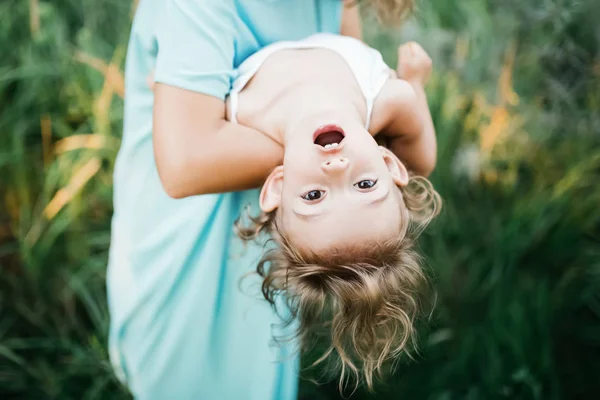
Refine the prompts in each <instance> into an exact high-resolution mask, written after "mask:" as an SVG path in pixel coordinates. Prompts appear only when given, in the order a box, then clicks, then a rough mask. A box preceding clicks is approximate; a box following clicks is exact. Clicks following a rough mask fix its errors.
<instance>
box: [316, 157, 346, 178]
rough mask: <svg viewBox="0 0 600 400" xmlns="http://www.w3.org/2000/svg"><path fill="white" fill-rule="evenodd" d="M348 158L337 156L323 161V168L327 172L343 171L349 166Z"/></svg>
mask: <svg viewBox="0 0 600 400" xmlns="http://www.w3.org/2000/svg"><path fill="white" fill-rule="evenodd" d="M348 164H349V162H348V159H347V158H346V157H336V158H332V159H329V160H327V161H323V163H322V164H321V168H322V169H323V171H325V173H328V174H331V173H336V172H343V171H345V170H346V169H347V168H348Z"/></svg>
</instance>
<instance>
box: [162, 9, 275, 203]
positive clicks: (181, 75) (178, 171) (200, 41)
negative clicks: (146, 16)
mask: <svg viewBox="0 0 600 400" xmlns="http://www.w3.org/2000/svg"><path fill="white" fill-rule="evenodd" d="M161 4H162V7H164V9H163V10H161V15H162V18H160V19H159V20H157V27H156V41H157V44H156V45H157V49H158V53H157V58H156V68H155V72H154V81H155V82H156V84H155V85H154V110H153V144H154V155H155V159H156V165H157V168H158V172H159V175H160V179H161V182H162V184H163V187H164V189H165V191H166V192H167V193H168V194H169V195H170V196H172V197H176V198H181V197H186V196H192V195H198V194H207V193H216V192H229V191H237V190H242V189H247V188H252V187H258V186H260V184H261V183H262V181H263V179H264V178H265V177H266V176H267V175H268V174H269V172H270V171H271V169H273V168H275V167H276V166H277V165H279V164H281V162H282V159H283V148H282V147H281V146H280V145H278V144H277V143H275V142H273V141H272V140H271V139H269V138H268V137H267V136H265V135H262V134H261V133H260V132H257V131H255V130H252V129H249V128H245V127H242V126H239V125H233V124H231V123H229V122H227V121H226V120H225V116H226V114H225V101H224V100H225V97H226V95H227V93H228V92H229V89H230V81H231V79H232V77H233V76H234V65H233V63H234V61H233V60H234V58H235V42H236V40H237V32H236V31H235V28H234V27H235V23H234V21H235V18H236V14H235V13H236V10H235V8H234V7H233V6H232V4H231V3H230V2H225V1H211V2H208V1H187V0H169V1H165V2H163V3H161Z"/></svg>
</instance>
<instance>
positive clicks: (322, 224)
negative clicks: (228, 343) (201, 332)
mask: <svg viewBox="0 0 600 400" xmlns="http://www.w3.org/2000/svg"><path fill="white" fill-rule="evenodd" d="M430 72H431V60H430V58H429V56H428V55H427V53H426V52H425V51H424V50H423V49H422V48H421V47H420V46H419V45H418V44H416V43H409V44H405V45H403V46H401V47H400V48H399V64H398V68H397V71H393V70H391V69H390V68H389V67H388V66H387V65H386V63H385V62H384V61H383V59H382V56H381V54H380V53H379V52H377V51H376V50H374V49H372V48H370V47H368V46H366V45H365V44H363V43H362V42H361V41H359V40H356V39H353V38H348V37H343V36H339V35H333V34H317V35H314V36H311V37H309V38H307V39H305V40H301V41H293V42H292V41H291V42H279V43H275V44H273V45H271V46H268V47H266V48H264V49H262V50H261V51H259V52H257V53H255V54H254V55H253V56H251V57H250V58H249V59H247V60H246V61H245V62H244V63H242V64H241V66H240V68H239V75H238V78H237V79H236V81H234V84H233V88H232V91H231V93H230V95H229V98H228V101H227V110H228V118H229V119H230V120H231V121H233V122H236V123H239V124H241V125H245V126H248V127H251V128H253V129H256V130H258V131H260V132H262V133H264V134H266V135H268V136H269V137H271V138H272V139H273V140H275V141H276V142H278V143H280V144H282V145H283V147H284V149H285V155H284V161H283V165H282V166H279V167H277V168H275V170H273V171H272V172H271V174H270V175H269V176H268V178H267V179H266V182H265V183H264V185H263V187H262V190H261V194H260V208H261V210H262V213H261V215H260V216H258V217H252V216H249V220H250V221H249V222H250V223H249V224H248V221H247V220H246V222H245V223H243V222H238V223H237V225H236V227H237V232H238V234H239V235H240V237H242V238H243V239H246V240H252V239H255V238H256V237H257V236H258V235H259V234H260V233H261V232H266V233H268V234H270V235H271V236H272V238H273V239H274V241H275V243H276V247H275V248H274V249H272V250H271V251H267V252H265V253H264V255H263V258H262V259H261V261H260V263H259V266H258V272H259V273H260V274H261V276H262V277H263V293H264V295H265V296H266V298H267V299H268V300H269V301H271V302H272V303H273V304H275V299H276V297H277V295H278V294H283V295H284V297H285V298H286V299H287V300H288V305H289V306H290V308H291V310H292V314H293V315H294V316H296V317H298V319H299V328H298V331H297V334H298V336H299V337H300V338H301V339H302V340H303V342H304V343H305V344H306V343H307V342H309V341H310V340H311V339H313V338H315V337H317V336H323V335H324V337H325V338H327V339H328V341H329V344H330V347H329V350H328V351H327V352H326V353H325V354H324V355H323V357H322V359H321V360H320V361H325V360H329V361H333V362H334V366H335V368H334V369H335V370H336V371H337V370H339V371H340V372H341V381H340V382H343V381H344V379H345V378H346V377H348V376H349V375H354V376H356V377H358V378H360V379H363V380H364V381H365V382H366V384H367V385H368V386H370V387H372V384H373V376H374V373H376V372H380V370H381V367H382V365H383V364H384V362H386V361H388V360H391V359H396V358H397V357H398V356H400V355H401V354H403V353H410V351H411V349H412V348H413V346H414V334H415V329H414V321H415V319H416V318H417V317H418V316H419V314H420V313H421V312H422V311H423V310H422V307H421V294H422V293H421V291H422V290H423V289H424V288H425V287H426V286H427V285H426V278H425V275H424V274H423V272H422V268H421V266H420V263H419V256H418V254H417V253H416V251H415V250H414V248H413V240H414V237H415V236H416V234H418V233H419V232H420V231H421V230H422V228H424V227H425V225H426V224H427V223H428V222H429V221H430V220H431V219H432V218H433V217H434V216H435V215H436V214H437V212H438V211H439V208H440V205H441V204H440V198H439V196H438V194H437V193H436V192H435V190H434V189H433V188H432V186H431V184H430V183H429V181H428V180H427V179H426V178H425V177H426V176H428V175H429V174H430V172H431V171H432V170H433V168H434V166H435V163H436V137H435V130H434V126H433V123H432V120H431V115H430V112H429V107H428V105H427V100H426V97H425V92H424V88H423V86H424V85H425V84H426V82H427V80H428V78H429V75H430ZM375 135H378V136H379V137H384V138H385V139H386V141H387V143H388V148H389V149H388V148H386V147H382V146H379V145H378V143H377V142H376V140H375V138H374V136H375ZM242 220H243V219H242ZM323 327H327V329H323ZM323 332H325V333H323Z"/></svg>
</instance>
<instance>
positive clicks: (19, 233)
mask: <svg viewBox="0 0 600 400" xmlns="http://www.w3.org/2000/svg"><path fill="white" fill-rule="evenodd" d="M32 5H33V10H34V11H35V10H37V12H33V13H31V9H32ZM131 9H132V5H131V4H129V3H128V2H123V1H117V0H102V1H99V0H78V1H75V0H60V1H54V2H38V1H31V2H24V1H16V0H6V1H4V2H2V3H1V4H0V15H10V16H11V18H10V19H9V20H6V21H5V22H3V23H2V24H0V48H2V49H6V50H7V51H6V50H5V51H4V52H3V57H2V59H1V60H0V204H1V205H2V206H1V207H0V397H2V398H19V399H45V398H58V399H119V398H123V399H125V398H128V395H127V392H126V390H125V389H124V388H122V387H121V386H119V384H118V382H117V380H116V379H115V378H114V377H113V375H112V373H111V371H110V367H109V364H108V361H107V353H106V334H107V327H108V314H107V310H106V297H105V288H104V273H105V266H106V259H107V251H108V246H109V221H110V216H111V211H112V204H111V195H112V191H111V171H112V165H113V162H114V158H115V156H116V152H117V150H118V146H119V140H120V129H121V121H122V98H121V94H122V93H121V84H122V83H121V79H122V76H121V75H120V72H119V71H122V67H123V56H124V51H125V46H126V43H127V34H128V29H129V24H130V18H131ZM32 14H33V16H34V18H33V19H31V18H30V16H31V15H32ZM36 15H37V16H39V19H38V18H36ZM597 15H600V4H599V3H598V2H597V1H595V0H580V1H559V0H527V1H520V2H518V1H516V0H513V1H500V0H465V1H462V2H448V1H446V0H430V1H429V2H427V3H425V2H421V6H420V11H419V16H418V18H417V19H416V20H414V21H410V22H409V23H408V24H407V25H406V26H405V27H404V28H403V29H401V30H390V29H383V28H380V27H378V26H377V25H376V24H374V23H373V22H372V21H369V22H368V23H367V26H366V27H365V32H366V35H367V39H368V41H369V43H371V44H373V45H374V46H376V47H378V48H380V49H381V50H382V51H383V53H384V56H385V57H386V59H387V60H388V61H389V63H390V64H391V65H395V62H396V60H395V48H396V46H397V45H398V44H399V43H401V42H403V41H405V40H412V39H414V40H417V41H419V42H420V43H422V44H423V45H424V47H425V48H426V49H427V50H428V51H429V52H430V53H431V54H432V57H433V59H434V66H435V75H434V77H433V79H432V82H431V84H430V86H429V87H428V93H429V97H430V103H431V108H432V113H433V116H434V119H435V122H436V126H437V130H438V137H439V150H440V157H439V158H440V159H439V163H438V168H437V170H436V172H435V174H434V176H433V181H434V184H435V186H436V187H437V189H438V190H439V191H440V193H441V194H442V196H443V198H444V212H443V214H442V216H441V217H440V218H439V219H438V220H437V221H436V222H435V223H434V224H433V226H432V227H431V229H429V230H428V231H427V233H426V234H425V235H424V237H423V238H422V240H421V243H420V245H421V247H422V249H423V252H424V253H425V254H426V255H427V260H428V263H429V266H430V269H431V271H432V275H433V277H434V282H435V287H436V289H437V292H438V301H437V307H436V310H435V312H434V315H433V317H432V321H431V324H430V326H429V328H428V329H427V330H426V331H424V332H423V335H422V340H421V354H420V356H419V357H418V359H417V360H416V362H410V363H409V362H406V363H402V364H401V365H400V366H399V367H398V369H397V370H396V372H395V373H394V374H393V375H392V376H389V377H388V378H387V379H386V380H385V381H384V382H383V383H381V384H379V385H378V386H377V388H376V392H375V394H368V393H366V392H365V391H364V390H362V389H361V390H359V391H358V392H357V393H356V394H355V395H354V396H353V397H352V398H356V399H369V398H373V399H399V398H404V399H432V400H438V399H439V400H453V399H494V398H499V399H501V398H507V399H588V398H589V399H592V398H597V397H598V396H599V393H600V380H599V379H598V377H599V376H600V364H599V363H598V360H599V359H600V208H599V207H598V205H599V204H600V188H599V185H598V182H600V28H599V25H598V24H597V22H596V17H597ZM31 21H33V22H31ZM305 362H306V363H309V362H310V354H309V355H308V356H307V357H306V360H305ZM301 397H303V398H306V399H317V400H319V399H338V398H341V397H340V395H339V393H337V385H336V384H335V383H326V384H323V385H320V386H315V385H313V384H312V383H310V382H309V381H306V380H305V381H302V385H301Z"/></svg>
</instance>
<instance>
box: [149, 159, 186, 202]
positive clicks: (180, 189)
mask: <svg viewBox="0 0 600 400" xmlns="http://www.w3.org/2000/svg"><path fill="white" fill-rule="evenodd" d="M156 168H157V170H158V176H159V178H160V182H161V184H162V187H163V189H164V191H165V193H166V194H167V195H168V196H169V197H171V198H173V199H183V198H185V197H188V196H190V195H191V193H190V190H189V188H188V186H189V185H188V184H187V183H186V179H185V174H184V171H185V170H186V168H185V161H183V160H181V159H180V160H177V161H175V160H160V159H159V158H157V160H156Z"/></svg>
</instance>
